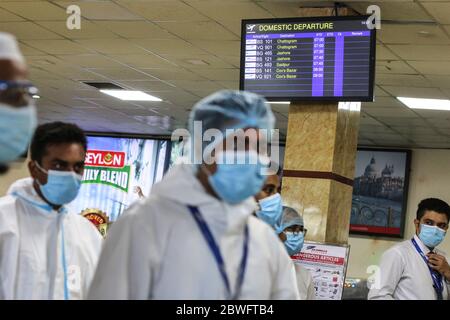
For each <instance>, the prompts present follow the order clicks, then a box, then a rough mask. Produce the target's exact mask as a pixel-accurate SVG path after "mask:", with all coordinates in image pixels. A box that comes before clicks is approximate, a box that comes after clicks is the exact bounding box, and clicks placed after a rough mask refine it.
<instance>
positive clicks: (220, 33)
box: [158, 21, 238, 40]
mask: <svg viewBox="0 0 450 320" xmlns="http://www.w3.org/2000/svg"><path fill="white" fill-rule="evenodd" d="M158 24H159V25H160V26H161V27H162V28H164V29H166V30H168V31H170V32H172V33H173V34H175V35H177V36H178V37H180V38H182V39H185V40H217V39H222V40H238V36H237V35H236V34H233V33H232V32H230V31H228V30H227V29H226V28H224V27H223V26H221V25H220V24H219V23H217V22H214V21H194V22H158Z"/></svg>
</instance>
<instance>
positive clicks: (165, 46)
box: [133, 39, 206, 55]
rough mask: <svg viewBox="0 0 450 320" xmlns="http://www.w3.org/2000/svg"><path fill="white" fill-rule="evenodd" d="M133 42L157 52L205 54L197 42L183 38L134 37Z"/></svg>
mask: <svg viewBox="0 0 450 320" xmlns="http://www.w3.org/2000/svg"><path fill="white" fill-rule="evenodd" d="M133 43H134V44H136V45H138V46H141V47H142V48H144V49H146V50H149V51H151V52H154V53H157V54H174V55H176V54H205V53H206V52H205V51H204V50H202V49H201V47H199V46H196V44H195V43H194V44H191V43H189V42H187V41H185V40H181V39H170V40H169V39H151V40H150V39H134V40H133Z"/></svg>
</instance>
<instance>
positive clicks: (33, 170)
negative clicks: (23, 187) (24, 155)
mask: <svg viewBox="0 0 450 320" xmlns="http://www.w3.org/2000/svg"><path fill="white" fill-rule="evenodd" d="M28 171H29V172H30V176H31V177H32V178H33V179H36V176H37V167H36V163H35V162H34V161H33V160H29V161H28Z"/></svg>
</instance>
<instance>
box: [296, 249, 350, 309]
mask: <svg viewBox="0 0 450 320" xmlns="http://www.w3.org/2000/svg"><path fill="white" fill-rule="evenodd" d="M349 248H350V247H349V246H347V245H331V244H323V243H316V242H306V241H305V243H304V245H303V248H302V251H301V252H300V253H298V254H296V255H294V256H293V257H292V259H293V260H294V263H298V264H300V265H302V266H303V267H304V268H305V269H307V270H308V271H309V272H310V273H311V276H312V279H313V283H314V290H315V292H316V299H317V300H341V299H342V291H343V288H344V283H345V274H346V271H347V263H348V255H349Z"/></svg>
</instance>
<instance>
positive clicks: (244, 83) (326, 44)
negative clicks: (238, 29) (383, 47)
mask: <svg viewBox="0 0 450 320" xmlns="http://www.w3.org/2000/svg"><path fill="white" fill-rule="evenodd" d="M367 19H368V16H345V17H317V18H282V19H257V20H243V21H242V37H241V69H240V89H241V90H247V91H251V92H255V93H258V94H261V95H263V96H264V97H266V98H267V99H268V100H269V101H275V100H288V101H373V86H374V75H375V70H374V69H375V45H376V35H375V29H369V28H368V24H367Z"/></svg>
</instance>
